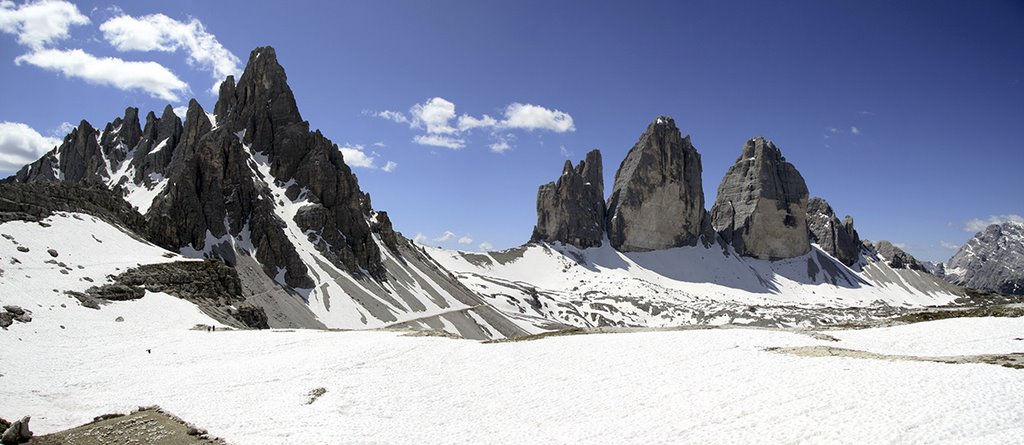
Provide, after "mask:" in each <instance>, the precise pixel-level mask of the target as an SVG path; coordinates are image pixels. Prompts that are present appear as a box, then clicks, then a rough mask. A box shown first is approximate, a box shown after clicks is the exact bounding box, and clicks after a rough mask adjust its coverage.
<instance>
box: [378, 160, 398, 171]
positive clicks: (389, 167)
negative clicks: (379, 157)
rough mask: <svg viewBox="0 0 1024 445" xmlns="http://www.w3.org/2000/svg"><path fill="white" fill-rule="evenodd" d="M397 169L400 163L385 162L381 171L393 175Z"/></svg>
mask: <svg viewBox="0 0 1024 445" xmlns="http://www.w3.org/2000/svg"><path fill="white" fill-rule="evenodd" d="M396 168H398V163H396V162H395V161H388V162H385V163H384V166H383V167H381V168H380V169H381V170H384V171H385V172H387V173H391V172H393V171H395V169H396Z"/></svg>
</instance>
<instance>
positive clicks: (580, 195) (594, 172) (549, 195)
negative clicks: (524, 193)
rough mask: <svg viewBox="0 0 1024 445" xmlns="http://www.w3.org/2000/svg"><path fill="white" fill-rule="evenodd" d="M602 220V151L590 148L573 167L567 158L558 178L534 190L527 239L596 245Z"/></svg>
mask: <svg viewBox="0 0 1024 445" xmlns="http://www.w3.org/2000/svg"><path fill="white" fill-rule="evenodd" d="M604 220H605V204H604V175H603V173H602V166H601V152H600V151H598V150H592V151H591V152H589V153H587V156H586V159H584V160H582V161H580V163H579V164H577V165H576V167H575V168H573V166H572V162H571V161H569V160H566V161H565V165H564V166H563V167H562V174H561V176H559V177H558V180H557V181H555V182H549V183H547V184H545V185H542V186H541V187H540V189H539V190H537V225H536V226H534V229H533V236H532V237H530V241H531V242H539V241H545V242H561V243H564V244H571V245H574V246H576V247H579V248H581V249H584V248H588V247H597V246H600V245H601V243H602V241H603V239H604V233H605V229H604Z"/></svg>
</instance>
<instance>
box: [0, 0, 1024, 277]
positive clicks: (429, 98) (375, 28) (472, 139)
mask: <svg viewBox="0 0 1024 445" xmlns="http://www.w3.org/2000/svg"><path fill="white" fill-rule="evenodd" d="M0 5H2V8H0V31H2V32H0V97H2V98H3V99H2V102H0V122H3V124H2V127H0V175H4V176H6V175H7V174H9V173H11V170H12V169H14V168H15V167H12V166H14V165H20V163H23V162H22V161H24V160H27V159H29V158H34V157H36V156H37V155H38V150H40V149H41V148H39V147H45V146H46V145H47V144H48V143H50V142H52V140H53V139H51V138H53V137H58V138H59V137H62V136H63V134H62V127H66V124H65V123H72V124H77V122H78V121H79V120H81V119H86V120H88V121H90V122H91V123H92V124H93V125H96V126H99V125H103V124H104V123H106V122H107V121H110V120H111V119H113V118H114V117H115V116H119V115H121V114H122V113H123V110H124V107H126V106H129V105H130V106H137V107H140V109H142V110H143V111H146V110H157V111H159V110H161V109H162V108H163V107H164V106H165V105H166V104H168V103H170V104H171V105H172V106H175V107H178V106H182V105H184V104H185V103H187V100H188V98H189V97H195V98H196V99H197V100H199V102H200V103H201V104H202V105H203V106H204V107H206V108H207V110H208V111H212V108H213V104H214V103H215V101H216V98H215V96H214V95H213V94H212V92H211V87H212V86H213V85H214V84H215V82H216V81H217V79H219V78H220V74H223V73H225V72H230V71H232V70H233V69H237V68H238V67H241V66H244V63H245V60H246V59H247V58H248V54H249V51H250V50H252V49H253V48H255V47H257V46H261V45H272V46H274V47H275V48H276V49H277V53H278V59H279V61H280V62H281V63H282V65H283V66H284V67H285V69H286V70H287V72H288V76H289V83H290V85H291V87H292V89H293V90H294V92H295V95H296V99H297V101H298V104H299V108H300V110H301V112H302V114H303V117H304V118H305V119H306V120H308V121H310V123H311V125H312V126H313V127H314V128H319V129H321V130H322V131H323V133H324V134H325V135H327V136H328V137H329V138H331V139H332V140H333V141H334V142H335V143H337V144H339V145H340V146H344V147H347V148H348V151H346V153H347V154H349V156H348V159H350V160H351V161H352V162H355V161H356V160H357V159H356V158H357V157H359V156H361V157H362V159H359V161H360V163H361V164H364V165H370V163H371V162H372V165H371V166H369V167H356V168H355V169H354V170H355V171H356V173H357V174H358V176H359V180H360V184H361V186H362V188H363V189H364V190H366V191H368V192H369V193H370V194H371V196H372V198H373V204H374V207H375V208H377V209H381V210H387V211H388V212H389V213H390V214H391V215H392V220H393V221H394V222H395V225H396V228H397V229H398V230H400V231H402V232H403V233H404V234H405V235H406V236H409V237H410V238H412V237H414V236H416V235H417V234H420V235H422V237H421V239H426V241H424V242H426V243H428V244H430V243H433V244H439V245H443V246H446V247H453V248H455V247H457V248H464V249H479V248H480V245H481V244H484V243H486V244H485V246H493V247H495V248H505V247H510V246H514V245H518V244H521V243H523V242H525V241H526V240H527V239H528V238H529V235H530V232H531V229H532V227H533V224H534V222H535V218H536V215H535V197H536V191H537V187H538V186H539V185H541V184H543V183H545V182H548V181H551V180H554V179H555V178H556V177H557V176H558V174H559V173H560V171H561V165H562V163H563V162H564V160H565V159H566V158H568V159H572V160H573V162H576V161H578V160H579V159H581V158H582V157H583V155H584V154H585V153H586V151H588V150H590V149H593V148H599V149H601V151H602V153H603V155H604V160H605V166H604V167H605V183H606V189H610V188H611V183H612V180H613V178H614V174H615V170H616V169H617V167H618V165H619V163H620V162H621V160H622V158H623V157H624V156H625V154H626V152H627V151H628V150H629V148H630V147H632V145H633V144H634V143H635V142H636V140H637V138H638V137H639V135H640V133H641V132H642V131H643V129H644V128H645V127H646V125H647V124H648V123H649V122H650V121H651V120H653V119H654V118H655V117H656V116H658V115H659V114H666V115H670V116H673V117H674V118H675V119H676V123H677V124H678V126H679V127H680V129H681V130H682V131H683V133H684V134H690V135H691V137H692V140H693V143H694V145H695V146H696V147H697V149H698V151H699V152H700V153H701V154H702V156H703V164H704V176H703V181H704V194H705V197H706V200H707V201H708V202H709V206H710V203H711V202H713V201H714V196H715V191H716V189H717V186H718V183H719V181H720V180H721V178H722V176H723V175H724V173H725V171H726V170H727V169H728V167H729V166H730V165H731V164H732V163H733V162H734V161H735V159H736V157H737V156H738V155H739V152H740V149H741V147H742V144H743V142H744V141H745V140H746V139H748V138H750V137H752V136H755V135H759V134H760V135H765V136H766V137H768V138H770V139H772V140H773V141H774V142H775V143H776V144H777V145H778V146H779V147H780V148H781V149H782V151H783V153H784V154H785V155H786V157H787V159H788V160H790V161H791V162H793V163H794V164H795V165H796V167H797V168H798V169H799V170H800V172H801V173H802V174H803V176H804V178H805V179H806V180H807V185H808V187H809V189H810V190H811V194H812V195H817V196H822V197H824V198H826V199H827V200H828V201H829V202H830V203H831V204H832V206H833V207H834V208H835V209H836V211H837V212H838V213H839V214H840V215H845V214H850V215H853V216H854V219H855V221H856V227H857V229H858V230H859V232H860V233H861V236H862V237H863V238H866V239H872V240H879V239H889V240H891V241H893V242H895V243H898V244H900V245H904V246H906V249H907V250H908V251H910V252H911V253H913V254H915V255H916V256H918V257H919V258H922V259H929V260H944V259H947V258H948V257H949V256H951V255H952V254H953V253H954V251H955V250H954V249H955V247H954V246H955V245H958V244H960V243H962V242H963V241H964V240H965V239H967V238H968V237H970V236H971V235H972V234H973V232H971V231H969V230H972V229H976V228H977V227H978V225H979V224H980V222H985V221H998V220H1005V219H1008V218H1019V215H1021V214H1024V199H1022V197H1021V190H1024V175H1022V174H1021V169H1022V166H1024V154H1022V153H1024V148H1022V144H1021V142H1020V141H1021V138H1022V136H1024V135H1022V133H1024V85H1022V83H1021V82H1022V80H1024V3H1021V2H1019V1H985V2H971V1H962V2H944V1H926V2H898V3H896V2H882V1H879V2H859V1H858V2H852V1H825V2H820V1H814V2H810V1H808V2H802V1H786V2H768V1H751V2H714V1H706V2H621V3H612V2H551V1H525V2H498V1H478V2H470V1H465V2H455V1H437V2H413V1H410V2H392V1H367V2H355V1H346V2H324V3H322V4H314V3H304V4H302V5H301V6H292V5H289V6H287V7H283V6H282V3H281V2H199V1H180V2H130V3H129V2H122V3H110V2H75V3H74V4H60V3H56V4H54V3H51V4H44V5H35V4H34V5H29V6H36V7H38V9H39V10H43V11H46V14H44V15H45V16H46V17H50V19H47V21H46V22H45V23H43V24H42V25H40V24H39V19H38V15H33V14H31V13H30V12H31V10H25V9H24V8H25V7H26V4H24V3H22V2H14V3H12V2H7V1H5V2H2V3H0ZM49 8H53V9H52V10H51V9H49ZM61 14H63V15H61ZM76 14H77V15H76ZM155 14H162V15H163V16H155ZM53 17H65V20H64V21H63V22H59V21H58V22H56V23H55V22H54V20H53V19H52V18H53ZM139 26H142V28H139ZM153 29H158V30H161V32H163V33H164V34H160V35H159V37H160V39H158V40H147V36H148V35H147V34H146V33H145V32H141V31H140V30H143V31H145V30H153ZM62 30H63V31H66V32H63V33H62V32H61V31H62ZM72 50H81V52H74V51H72ZM104 58H115V59H118V60H116V61H111V60H105V59H104ZM143 62H149V63H143ZM93 65H96V67H93ZM60 69H63V70H64V72H65V74H62V73H61V72H60V71H59V70H60ZM168 74H169V77H168ZM434 98H441V99H440V100H439V99H434ZM417 104H420V105H421V106H420V107H419V108H416V109H413V108H414V107H416V106H417ZM452 107H454V112H452V110H451V108H452ZM411 109H412V110H411ZM384 111H392V112H400V113H402V117H404V118H405V120H406V121H411V123H412V126H410V123H409V122H395V120H401V118H400V117H396V116H398V115H397V114H389V115H385V116H389V117H392V118H395V119H393V120H389V119H384V118H381V117H380V116H381V114H380V113H381V112H384ZM452 113H453V114H454V117H453V118H451V119H450V120H444V117H445V116H446V115H448V114H452ZM462 115H466V116H469V117H470V118H472V119H469V118H466V120H464V121H462V122H464V125H463V126H462V127H461V128H460V126H459V123H460V120H459V116H462ZM485 115H486V116H489V117H491V118H493V121H487V120H486V118H484V116H485ZM417 116H419V117H420V118H419V119H417ZM474 125H475V127H474V128H469V127H473V126H474ZM40 141H42V142H40ZM417 141H419V142H420V143H417ZM423 142H427V143H434V144H435V145H423V144H422V143H423ZM33 144H34V145H33ZM437 144H441V145H449V146H459V147H458V148H455V149H453V148H448V147H444V146H438V145H437ZM48 148H49V147H45V148H42V150H45V149H48ZM33 150H36V151H33ZM352 150H357V151H352ZM370 158H372V161H371V159H370ZM389 162H390V163H391V164H389ZM385 167H387V168H385ZM446 232H451V234H452V235H451V236H444V234H445V233H446ZM460 239H462V240H463V243H461V244H460V243H459V242H458V241H459V240H460ZM440 240H444V241H440ZM470 240H471V241H470Z"/></svg>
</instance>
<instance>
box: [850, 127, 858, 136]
mask: <svg viewBox="0 0 1024 445" xmlns="http://www.w3.org/2000/svg"><path fill="white" fill-rule="evenodd" d="M850 133H851V134H853V135H859V134H860V128H857V127H850Z"/></svg>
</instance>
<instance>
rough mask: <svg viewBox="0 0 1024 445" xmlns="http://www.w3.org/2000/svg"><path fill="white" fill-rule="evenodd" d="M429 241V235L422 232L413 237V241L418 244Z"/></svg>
mask: <svg viewBox="0 0 1024 445" xmlns="http://www.w3.org/2000/svg"><path fill="white" fill-rule="evenodd" d="M426 241H427V236H426V235H424V234H422V233H417V234H416V237H415V238H413V239H412V242H414V243H416V244H423V243H424V242H426Z"/></svg>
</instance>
